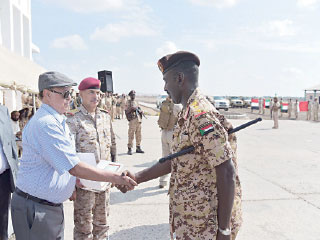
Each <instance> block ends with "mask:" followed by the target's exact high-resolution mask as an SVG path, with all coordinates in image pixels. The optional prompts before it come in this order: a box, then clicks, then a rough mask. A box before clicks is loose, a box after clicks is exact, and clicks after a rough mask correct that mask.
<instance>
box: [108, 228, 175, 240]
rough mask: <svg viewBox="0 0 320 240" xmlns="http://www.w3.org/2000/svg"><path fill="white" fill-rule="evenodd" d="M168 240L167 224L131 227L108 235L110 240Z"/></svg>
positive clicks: (168, 230)
mask: <svg viewBox="0 0 320 240" xmlns="http://www.w3.org/2000/svg"><path fill="white" fill-rule="evenodd" d="M127 239H130V240H151V239H152V240H168V239H170V229H169V224H158V225H143V226H139V227H133V228H129V229H125V230H121V231H119V232H116V233H113V234H112V235H110V240H127Z"/></svg>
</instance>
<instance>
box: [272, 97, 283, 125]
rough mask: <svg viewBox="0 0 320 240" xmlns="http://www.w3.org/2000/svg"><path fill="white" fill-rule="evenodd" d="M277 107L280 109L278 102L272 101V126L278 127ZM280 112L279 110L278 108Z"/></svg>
mask: <svg viewBox="0 0 320 240" xmlns="http://www.w3.org/2000/svg"><path fill="white" fill-rule="evenodd" d="M279 109H281V105H280V103H279V102H275V103H273V106H272V112H273V113H272V117H273V122H274V126H273V128H279V115H278V113H279ZM280 112H281V110H280Z"/></svg>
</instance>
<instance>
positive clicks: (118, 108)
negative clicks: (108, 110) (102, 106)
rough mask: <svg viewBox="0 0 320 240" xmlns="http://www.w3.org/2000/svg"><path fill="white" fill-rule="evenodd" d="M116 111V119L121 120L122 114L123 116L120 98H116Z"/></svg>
mask: <svg viewBox="0 0 320 240" xmlns="http://www.w3.org/2000/svg"><path fill="white" fill-rule="evenodd" d="M116 109H117V114H116V118H118V119H120V114H121V99H120V98H116Z"/></svg>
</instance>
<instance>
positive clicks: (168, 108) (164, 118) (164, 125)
mask: <svg viewBox="0 0 320 240" xmlns="http://www.w3.org/2000/svg"><path fill="white" fill-rule="evenodd" d="M180 111H181V105H180V104H174V103H173V102H172V99H171V98H170V97H169V96H168V97H167V98H166V100H164V101H163V102H162V104H161V108H160V114H159V119H158V125H159V127H160V129H161V145H162V157H166V156H168V155H170V154H172V144H173V141H172V137H173V128H174V126H175V125H176V124H177V120H178V114H179V112H180ZM168 177H169V174H167V175H164V176H161V177H160V179H159V188H164V187H165V186H166V185H167V182H168Z"/></svg>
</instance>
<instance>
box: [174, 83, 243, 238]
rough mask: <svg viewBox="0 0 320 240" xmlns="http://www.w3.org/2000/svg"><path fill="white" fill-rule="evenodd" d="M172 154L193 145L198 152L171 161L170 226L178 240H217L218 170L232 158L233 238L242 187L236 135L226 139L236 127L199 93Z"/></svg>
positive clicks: (184, 114)
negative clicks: (233, 175)
mask: <svg viewBox="0 0 320 240" xmlns="http://www.w3.org/2000/svg"><path fill="white" fill-rule="evenodd" d="M178 125H179V127H176V128H175V130H174V136H173V138H174V139H173V141H174V143H173V144H174V145H173V151H174V152H177V151H180V150H181V149H183V148H184V147H187V146H190V145H193V146H194V147H195V150H194V153H191V154H187V155H183V156H181V157H177V158H175V159H173V160H171V179H170V188H169V195H170V204H169V207H170V228H171V239H173V233H175V234H176V239H177V240H182V239H183V240H187V239H197V240H200V239H201V240H209V239H212V240H215V239H216V235H217V231H218V216H217V214H218V213H217V210H218V193H217V183H216V171H215V167H216V166H218V165H220V164H221V163H223V162H225V161H227V160H229V159H232V161H233V163H234V166H235V169H236V171H235V174H236V187H235V199H234V204H233V210H232V217H231V230H232V239H235V237H236V235H237V233H238V231H239V228H240V225H241V223H242V217H241V186H240V181H239V177H238V166H237V159H236V137H235V135H234V134H231V135H229V136H228V135H227V131H228V129H230V128H232V125H231V124H230V123H229V122H228V121H227V120H226V119H225V117H224V116H223V115H220V113H219V112H218V111H217V110H216V109H215V108H214V107H213V105H212V104H211V103H210V102H209V101H208V100H207V99H206V98H205V96H204V95H202V94H201V93H200V91H199V89H196V90H195V91H194V92H193V94H192V95H191V96H190V98H189V100H188V103H187V107H186V108H185V109H183V110H182V112H181V113H180V114H179V119H178Z"/></svg>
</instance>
